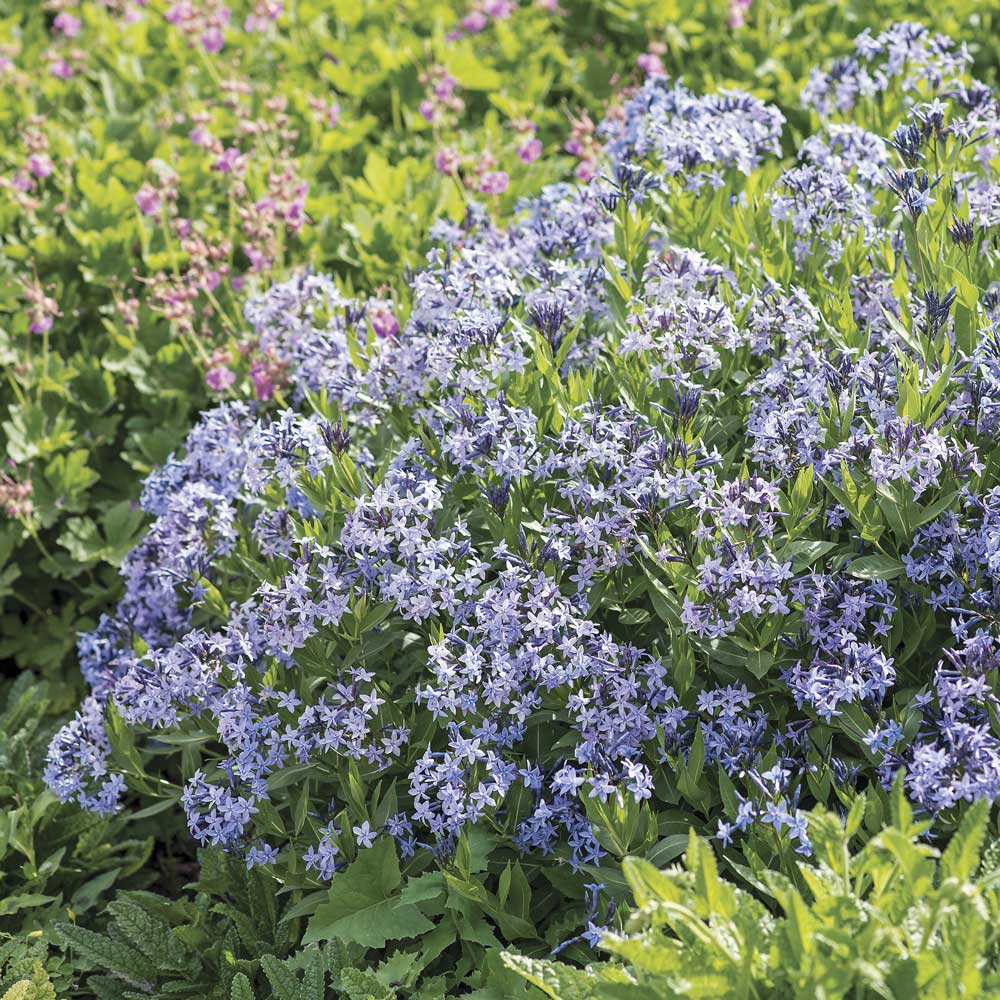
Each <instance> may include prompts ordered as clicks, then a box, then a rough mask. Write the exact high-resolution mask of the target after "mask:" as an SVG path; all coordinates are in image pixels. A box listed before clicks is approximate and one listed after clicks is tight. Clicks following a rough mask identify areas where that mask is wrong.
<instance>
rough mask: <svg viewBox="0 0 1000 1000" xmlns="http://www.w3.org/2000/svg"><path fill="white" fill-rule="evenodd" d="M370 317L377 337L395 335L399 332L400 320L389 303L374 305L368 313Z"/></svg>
mask: <svg viewBox="0 0 1000 1000" xmlns="http://www.w3.org/2000/svg"><path fill="white" fill-rule="evenodd" d="M368 319H369V320H370V321H371V324H372V329H373V330H374V331H375V336H377V337H395V336H396V334H397V333H399V321H398V320H397V319H396V314H395V313H394V312H393V311H392V309H391V308H390V307H389V306H388V305H383V304H379V305H376V306H374V307H373V308H372V309H371V310H370V311H369V313H368Z"/></svg>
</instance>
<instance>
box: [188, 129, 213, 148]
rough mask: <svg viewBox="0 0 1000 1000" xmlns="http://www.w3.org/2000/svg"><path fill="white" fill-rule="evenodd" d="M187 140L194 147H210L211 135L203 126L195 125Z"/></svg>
mask: <svg viewBox="0 0 1000 1000" xmlns="http://www.w3.org/2000/svg"><path fill="white" fill-rule="evenodd" d="M188 138H189V139H190V140H191V141H192V142H193V143H194V144H195V145H196V146H211V145H212V133H211V132H209V131H208V129H207V128H205V126H204V125H196V126H195V127H194V128H193V129H191V132H190V133H189V135H188Z"/></svg>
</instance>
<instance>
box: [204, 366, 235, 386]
mask: <svg viewBox="0 0 1000 1000" xmlns="http://www.w3.org/2000/svg"><path fill="white" fill-rule="evenodd" d="M205 381H206V382H207V383H208V387H209V388H210V389H215V390H216V391H217V392H224V391H225V390H226V389H228V388H229V387H230V386H231V385H232V384H233V383H234V382H235V381H236V373H235V372H234V371H232V369H230V368H226V367H225V365H217V366H216V367H215V368H209V370H208V371H207V372H206V373H205Z"/></svg>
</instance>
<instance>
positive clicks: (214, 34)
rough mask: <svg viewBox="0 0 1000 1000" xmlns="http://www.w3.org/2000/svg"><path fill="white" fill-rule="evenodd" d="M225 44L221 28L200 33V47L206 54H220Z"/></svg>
mask: <svg viewBox="0 0 1000 1000" xmlns="http://www.w3.org/2000/svg"><path fill="white" fill-rule="evenodd" d="M225 44H226V36H225V34H224V33H223V31H222V29H221V28H209V29H208V30H207V31H203V32H202V33H201V47H202V48H203V49H204V50H205V51H206V52H221V51H222V50H223V48H224V47H225Z"/></svg>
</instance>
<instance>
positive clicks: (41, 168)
mask: <svg viewBox="0 0 1000 1000" xmlns="http://www.w3.org/2000/svg"><path fill="white" fill-rule="evenodd" d="M28 169H29V170H30V171H31V172H32V173H33V174H34V175H35V176H36V177H41V178H45V177H49V176H51V174H52V171H53V170H55V167H54V166H53V165H52V160H50V159H49V157H48V156H46V155H45V154H44V153H35V154H33V155H32V156H29V157H28Z"/></svg>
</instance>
